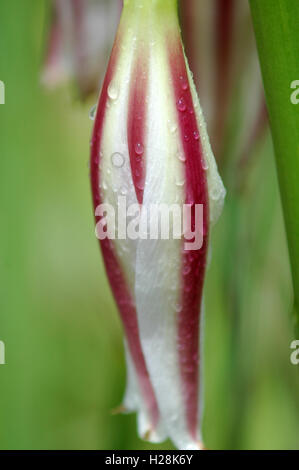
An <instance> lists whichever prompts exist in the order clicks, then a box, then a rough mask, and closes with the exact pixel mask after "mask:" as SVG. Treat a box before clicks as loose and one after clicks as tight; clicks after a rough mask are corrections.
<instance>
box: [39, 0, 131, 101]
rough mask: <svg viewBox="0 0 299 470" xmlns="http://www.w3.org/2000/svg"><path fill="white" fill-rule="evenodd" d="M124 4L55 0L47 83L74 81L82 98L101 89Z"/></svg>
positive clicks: (108, 0)
mask: <svg viewBox="0 0 299 470" xmlns="http://www.w3.org/2000/svg"><path fill="white" fill-rule="evenodd" d="M121 6H122V2H121V0H52V21H51V27H50V30H49V39H48V45H47V50H46V59H45V65H44V70H43V76H42V80H43V82H44V84H46V85H47V86H48V87H51V88H52V87H55V86H57V85H60V84H61V83H63V82H66V81H68V80H74V81H75V83H76V84H77V86H78V88H79V91H80V94H81V96H82V97H86V96H87V95H89V94H91V93H93V92H96V91H97V90H98V87H99V83H100V79H101V77H102V76H103V75H104V73H105V68H106V65H107V62H108V58H109V53H110V50H111V46H112V43H113V38H114V34H115V31H116V28H117V24H118V21H119V16H120V11H121Z"/></svg>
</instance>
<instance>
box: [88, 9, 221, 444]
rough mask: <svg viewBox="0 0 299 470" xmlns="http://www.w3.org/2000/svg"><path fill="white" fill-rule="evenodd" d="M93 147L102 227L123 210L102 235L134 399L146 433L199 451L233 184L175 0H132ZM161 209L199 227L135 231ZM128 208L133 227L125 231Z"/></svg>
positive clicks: (128, 401) (129, 403)
mask: <svg viewBox="0 0 299 470" xmlns="http://www.w3.org/2000/svg"><path fill="white" fill-rule="evenodd" d="M91 145H92V149H91V183H92V193H93V202H94V208H95V211H96V222H97V227H98V229H99V231H102V235H103V230H102V229H103V227H104V226H105V224H106V222H107V220H105V215H104V212H105V211H104V210H103V205H105V210H106V211H107V210H108V208H109V207H112V208H113V210H114V213H115V214H117V215H116V227H117V229H116V230H115V234H116V236H115V237H114V238H113V237H111V236H107V237H104V236H101V237H99V238H102V239H101V242H100V243H101V249H102V254H103V258H104V263H105V266H106V271H107V275H108V278H109V281H110V285H111V288H112V291H113V294H114V297H115V300H116V303H117V306H118V309H119V312H120V316H121V319H122V322H123V326H124V332H125V336H126V350H127V359H128V370H129V373H128V381H129V383H128V390H127V393H126V396H125V402H124V405H125V407H126V408H127V409H129V410H136V411H137V412H138V413H139V422H140V425H141V433H142V437H145V438H149V439H151V440H154V441H157V440H162V439H164V438H165V437H170V438H171V439H172V441H173V442H174V444H175V445H176V446H177V447H178V448H180V449H200V448H202V444H201V441H202V438H201V431H200V417H201V414H202V407H201V405H200V404H201V403H202V400H201V399H200V398H201V397H200V388H201V381H200V374H199V371H200V367H199V366H200V363H201V350H200V344H199V338H200V337H202V336H203V334H202V321H201V316H202V314H200V312H201V306H202V296H203V286H204V278H205V271H206V265H207V254H208V244H209V232H210V225H211V224H212V223H214V222H215V221H216V220H217V219H218V216H219V215H220V212H221V210H222V206H223V201H224V196H225V190H224V187H223V184H222V181H221V179H220V177H219V175H218V172H217V167H216V163H215V160H214V157H213V154H212V151H211V147H210V143H209V138H208V135H207V131H206V125H205V121H204V118H203V115H202V111H201V108H200V105H199V101H198V97H197V94H196V90H195V86H194V83H193V80H192V75H191V72H190V70H189V68H188V65H187V63H186V59H185V56H184V51H183V46H182V42H181V36H180V29H179V24H178V17H177V9H176V1H175V0H127V1H125V2H124V10H123V14H122V18H121V22H120V26H119V29H118V33H117V36H116V40H115V43H114V47H113V51H112V55H111V58H110V63H109V66H108V70H107V74H106V77H105V80H104V84H103V88H102V92H101V95H100V99H99V103H98V107H97V112H96V117H95V123H94V130H93V136H92V142H91ZM122 197H123V198H125V205H124V206H123V207H122V209H121V210H120V211H119V208H120V205H122V202H121V201H122V199H121V198H122ZM162 206H163V208H165V207H166V208H172V209H173V211H174V212H173V213H174V214H175V215H174V217H173V219H172V224H170V225H175V223H176V222H177V218H178V212H175V211H176V209H177V208H179V209H183V208H184V207H186V208H187V209H189V210H186V212H187V213H188V214H189V219H190V220H189V222H190V227H189V228H190V230H189V232H190V233H189V232H188V231H185V230H184V227H183V230H182V231H181V233H180V236H178V234H177V233H176V235H177V236H169V237H164V236H158V237H151V230H150V233H149V231H148V227H147V228H145V230H143V231H142V232H141V233H139V236H138V237H134V236H127V235H128V233H129V232H130V234H131V235H133V232H134V230H133V231H132V230H131V229H132V225H134V224H135V225H136V223H139V224H140V225H142V222H144V221H148V220H149V219H150V220H151V222H152V221H153V218H152V217H151V215H152V214H153V212H152V210H153V208H154V209H157V207H158V209H159V208H160V209H161V207H162ZM132 208H133V209H132ZM197 209H200V210H197ZM134 212H136V214H135V213H134ZM154 213H155V211H154ZM122 214H126V220H125V221H126V223H127V225H128V227H127V233H125V232H124V233H125V235H124V233H122V236H117V235H120V232H121V229H120V225H121V224H120V223H119V222H120V219H121V218H122ZM149 214H150V215H149ZM198 214H199V217H198V219H197V215H198ZM200 215H201V217H200ZM133 216H135V218H134V219H132V217H133ZM198 220H199V221H200V223H198ZM163 221H165V219H164V218H163V217H162V219H161V220H160V223H161V224H162V222H163ZM129 226H130V227H129ZM151 228H152V225H150V229H151ZM129 229H130V230H129ZM112 232H113V230H112ZM112 232H110V235H111V233H112ZM187 232H188V233H187ZM190 234H191V235H190ZM188 235H190V236H188ZM198 235H199V236H198ZM197 236H198V240H196V239H197ZM196 241H198V242H199V243H198V244H196V243H195V242H196ZM193 243H195V244H194V245H193Z"/></svg>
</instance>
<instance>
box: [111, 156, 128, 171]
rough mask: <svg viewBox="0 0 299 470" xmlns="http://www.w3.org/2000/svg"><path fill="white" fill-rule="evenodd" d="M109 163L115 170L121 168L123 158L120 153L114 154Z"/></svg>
mask: <svg viewBox="0 0 299 470" xmlns="http://www.w3.org/2000/svg"><path fill="white" fill-rule="evenodd" d="M111 162H112V165H113V166H114V167H115V168H122V167H123V166H124V163H125V157H124V156H123V154H122V153H119V152H115V153H113V154H112V155H111Z"/></svg>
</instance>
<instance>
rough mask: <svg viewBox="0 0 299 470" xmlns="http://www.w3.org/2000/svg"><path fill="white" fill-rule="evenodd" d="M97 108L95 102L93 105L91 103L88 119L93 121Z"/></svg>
mask: <svg viewBox="0 0 299 470" xmlns="http://www.w3.org/2000/svg"><path fill="white" fill-rule="evenodd" d="M97 109H98V105H97V104H95V105H93V107H92V108H91V110H90V111H89V119H90V120H91V121H94V120H95V117H96V113H97Z"/></svg>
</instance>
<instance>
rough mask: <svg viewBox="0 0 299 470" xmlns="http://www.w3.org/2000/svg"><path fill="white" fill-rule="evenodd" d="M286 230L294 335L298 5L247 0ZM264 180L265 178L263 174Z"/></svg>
mask: <svg viewBox="0 0 299 470" xmlns="http://www.w3.org/2000/svg"><path fill="white" fill-rule="evenodd" d="M250 6H251V12H252V18H253V24H254V29H255V35H256V41H257V47H258V52H259V58H260V63H261V69H262V75H263V81H264V88H265V93H266V101H267V107H268V111H269V117H270V126H271V132H272V139H273V144H274V149H275V156H276V166H277V174H278V180H279V186H280V194H281V200H282V206H283V212H284V219H285V227H286V232H287V239H288V246H289V253H290V261H291V269H292V278H293V287H294V319H295V324H296V325H295V329H296V333H298V335H299V310H298V306H299V104H295V103H293V102H292V101H294V100H291V96H292V94H293V93H294V91H295V90H294V89H293V88H292V84H293V82H294V81H295V80H299V67H298V65H299V32H298V23H299V1H298V0H250ZM265 176H266V175H265Z"/></svg>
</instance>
